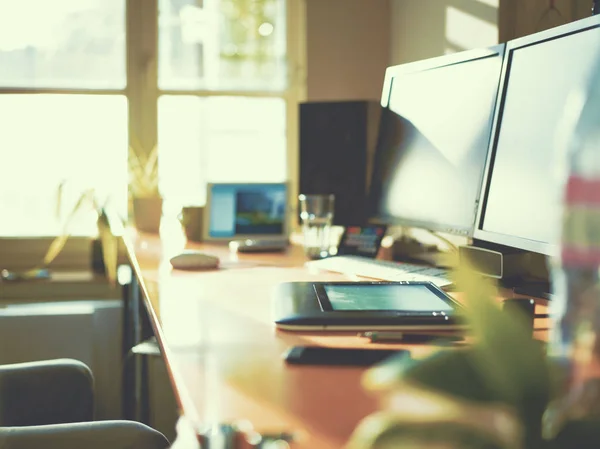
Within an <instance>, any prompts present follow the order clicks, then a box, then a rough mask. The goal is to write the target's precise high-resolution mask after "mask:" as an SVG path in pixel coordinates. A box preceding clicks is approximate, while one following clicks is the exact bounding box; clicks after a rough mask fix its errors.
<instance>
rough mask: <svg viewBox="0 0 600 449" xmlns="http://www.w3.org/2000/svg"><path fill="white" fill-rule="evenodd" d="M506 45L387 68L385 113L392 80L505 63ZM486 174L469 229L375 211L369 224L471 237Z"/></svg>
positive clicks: (378, 143) (382, 103)
mask: <svg viewBox="0 0 600 449" xmlns="http://www.w3.org/2000/svg"><path fill="white" fill-rule="evenodd" d="M505 45H506V44H497V45H492V46H489V47H485V48H476V49H473V50H465V51H461V52H459V53H451V54H447V55H443V56H437V57H434V58H430V59H425V60H422V61H415V62H409V63H406V64H400V65H396V66H391V67H388V68H387V69H386V71H385V78H384V81H383V89H382V93H381V106H382V107H383V108H385V109H388V106H389V101H390V96H391V87H392V82H393V79H394V78H395V77H397V76H402V75H408V74H411V73H418V72H424V71H427V70H432V69H438V68H442V67H447V66H451V65H456V64H461V63H464V62H469V61H475V60H479V59H484V58H489V57H500V58H501V59H502V58H503V57H504V51H505ZM499 82H500V73H499V74H498V87H499V85H500V84H499ZM497 98H498V88H497V89H496V92H495V94H494V98H493V102H492V107H493V105H495V104H496V102H497ZM492 126H493V123H492ZM380 132H381V128H380ZM490 136H491V134H490ZM380 138H381V135H379V136H378V142H377V146H376V149H375V154H377V152H378V150H379V146H380V144H381V143H380V141H379V139H380ZM486 151H487V150H486ZM486 160H487V156H486ZM484 170H485V165H484ZM484 170H482V173H481V179H480V180H479V183H478V187H477V189H478V192H477V193H476V195H475V197H476V198H477V200H476V202H475V204H473V210H474V212H475V213H474V214H473V221H472V223H471V224H470V225H469V226H464V227H463V226H456V225H446V224H443V223H436V222H428V221H423V220H416V219H412V218H407V217H398V216H391V215H385V214H380V213H378V212H376V211H375V212H373V211H372V212H371V213H370V214H369V215H370V216H369V221H370V222H372V223H381V224H386V225H396V226H406V227H414V228H421V229H426V230H429V231H434V232H444V233H448V234H454V235H460V236H464V237H472V236H473V231H474V228H475V223H476V221H475V220H476V219H477V210H478V204H477V202H478V199H479V197H480V194H481V190H480V189H481V186H482V181H483V175H484V173H485V171H484ZM371 182H372V181H371ZM369 196H370V194H369Z"/></svg>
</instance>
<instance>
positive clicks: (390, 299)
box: [323, 283, 454, 312]
mask: <svg viewBox="0 0 600 449" xmlns="http://www.w3.org/2000/svg"><path fill="white" fill-rule="evenodd" d="M323 290H324V292H325V294H326V295H327V299H328V300H329V303H330V304H331V308H332V309H333V310H373V311H375V310H397V311H406V312H451V311H453V310H454V307H453V305H452V303H451V302H449V301H447V300H444V299H443V298H442V297H440V296H438V295H437V294H436V293H435V292H434V291H432V290H431V289H430V288H428V286H427V285H424V284H412V285H411V284H357V283H354V284H329V285H328V284H326V285H324V286H323Z"/></svg>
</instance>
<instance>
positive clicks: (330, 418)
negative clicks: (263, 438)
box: [125, 228, 434, 449]
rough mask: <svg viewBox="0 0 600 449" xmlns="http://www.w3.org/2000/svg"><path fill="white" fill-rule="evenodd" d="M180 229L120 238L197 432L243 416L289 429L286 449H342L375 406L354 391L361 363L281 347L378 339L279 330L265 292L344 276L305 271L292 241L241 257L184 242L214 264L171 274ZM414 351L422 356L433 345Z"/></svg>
mask: <svg viewBox="0 0 600 449" xmlns="http://www.w3.org/2000/svg"><path fill="white" fill-rule="evenodd" d="M180 232H181V231H180V230H179V229H177V228H172V229H171V230H167V231H165V232H164V233H163V235H164V237H163V238H162V239H161V238H158V237H157V236H151V235H139V234H136V233H131V234H129V235H126V237H125V241H126V247H127V253H128V257H129V259H130V261H131V264H132V266H133V268H134V271H135V275H136V277H137V278H138V281H139V284H140V289H141V293H142V294H141V297H142V299H143V301H144V304H145V306H146V309H147V312H148V313H149V316H150V324H151V325H152V327H153V329H154V333H155V335H156V336H157V339H158V342H159V344H160V347H161V350H162V353H163V356H164V358H165V360H166V364H167V367H168V370H169V373H170V376H171V380H172V384H173V388H174V390H175V393H176V397H177V399H178V401H179V404H180V406H181V409H182V413H183V414H184V416H185V417H186V418H187V419H188V420H189V422H191V423H192V424H193V425H194V426H195V428H196V429H197V430H199V429H201V428H202V426H203V425H205V424H207V423H215V422H220V423H231V422H234V421H236V420H240V419H247V420H250V421H251V422H252V424H253V425H254V427H255V428H256V429H257V430H258V431H260V432H281V431H286V432H294V433H296V434H297V435H299V436H300V440H299V441H298V442H297V443H295V444H294V446H293V447H297V448H306V449H308V448H310V449H321V448H322V449H325V448H340V447H342V446H343V445H344V444H345V443H346V441H347V439H348V437H349V436H350V434H351V432H352V431H353V429H354V428H355V427H356V425H357V423H358V422H359V421H360V420H361V419H362V418H364V417H365V416H367V415H368V414H370V413H372V412H374V411H375V410H377V403H376V401H375V399H374V398H372V397H370V396H369V395H367V394H366V393H365V392H364V391H363V389H362V388H361V376H362V374H363V373H364V369H359V368H335V367H288V366H286V365H285V364H284V362H283V361H282V359H281V354H282V353H283V352H284V350H285V349H286V348H288V347H289V346H291V345H302V344H322V345H329V346H360V345H369V346H370V347H376V346H377V345H374V344H370V343H367V342H366V341H365V339H360V338H358V337H356V335H355V334H354V333H345V334H336V335H331V334H321V335H315V334H308V333H297V332H293V333H292V332H283V331H278V330H276V329H275V326H274V325H273V323H272V320H271V291H272V289H273V287H274V286H275V285H276V284H278V283H280V282H284V281H327V280H348V278H347V277H345V276H342V275H337V274H333V273H324V272H321V273H311V272H309V270H308V269H307V268H305V267H304V262H305V261H306V259H305V256H304V255H303V253H302V249H301V248H300V247H299V246H292V247H291V248H290V249H289V250H288V251H287V252H286V253H281V254H261V255H249V254H246V255H243V254H240V255H239V256H238V255H236V254H232V253H231V252H230V251H229V249H228V248H227V246H223V245H187V246H188V247H192V248H194V247H195V248H201V249H202V250H204V251H206V252H207V253H211V254H215V255H217V256H219V257H220V258H221V261H222V263H221V268H220V269H218V270H211V271H205V272H184V271H174V270H172V269H171V267H170V264H169V263H168V258H169V256H170V255H173V254H176V253H178V252H179V251H181V249H182V248H183V247H184V246H186V242H185V239H184V237H183V236H182V234H181V233H180ZM388 347H389V346H388ZM411 350H412V351H413V356H420V355H424V354H426V353H427V352H431V351H432V350H434V348H431V347H427V346H413V347H412V348H411Z"/></svg>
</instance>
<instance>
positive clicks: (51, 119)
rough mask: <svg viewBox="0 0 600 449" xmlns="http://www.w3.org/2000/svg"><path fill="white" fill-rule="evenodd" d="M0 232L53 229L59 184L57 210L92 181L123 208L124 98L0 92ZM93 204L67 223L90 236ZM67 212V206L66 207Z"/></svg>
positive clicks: (44, 232)
mask: <svg viewBox="0 0 600 449" xmlns="http://www.w3.org/2000/svg"><path fill="white" fill-rule="evenodd" d="M0 123H2V132H0V158H1V159H2V161H3V163H2V164H0V216H1V217H2V220H0V235H2V236H44V235H57V234H58V233H60V231H61V226H60V224H59V221H58V220H57V218H56V198H57V189H58V185H59V184H60V183H61V182H62V181H64V180H66V181H68V184H67V185H66V188H65V195H64V199H65V203H64V204H63V210H64V211H65V212H67V213H68V212H69V211H70V209H71V208H72V207H73V205H74V204H75V201H76V199H77V198H78V197H79V196H80V192H81V191H82V190H83V189H85V188H94V187H95V188H96V189H97V193H98V197H99V198H100V199H101V201H104V200H105V199H106V198H108V197H109V196H111V198H112V199H113V204H114V206H115V208H117V210H118V211H119V213H120V214H122V216H126V208H127V100H126V99H125V97H123V96H104V95H102V96H100V95H0ZM90 211H91V209H89V208H88V209H86V210H85V212H87V213H83V212H84V211H83V210H82V213H81V214H80V215H79V216H78V218H77V220H75V221H74V222H73V227H72V230H73V231H74V234H78V235H93V234H94V233H95V230H96V226H95V216H94V214H93V212H92V213H90ZM65 215H66V213H65Z"/></svg>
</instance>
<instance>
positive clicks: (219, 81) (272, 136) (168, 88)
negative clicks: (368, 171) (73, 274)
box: [0, 0, 303, 250]
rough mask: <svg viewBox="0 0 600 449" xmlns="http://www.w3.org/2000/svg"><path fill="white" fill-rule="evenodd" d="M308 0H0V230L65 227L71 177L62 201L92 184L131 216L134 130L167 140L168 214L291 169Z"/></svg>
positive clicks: (163, 178) (87, 222)
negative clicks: (209, 194) (226, 185)
mask: <svg viewBox="0 0 600 449" xmlns="http://www.w3.org/2000/svg"><path fill="white" fill-rule="evenodd" d="M302 2H303V0H287V1H285V0H53V1H48V0H19V1H17V2H15V1H13V0H0V130H1V131H0V157H2V159H3V161H4V163H3V164H0V214H1V215H2V217H3V219H2V220H0V237H1V238H7V237H9V238H24V237H38V236H52V235H56V234H57V233H59V232H60V230H61V228H60V222H59V220H58V219H57V218H56V213H55V209H56V207H55V205H56V197H57V192H58V186H59V185H60V184H61V183H62V182H64V181H68V184H67V186H69V185H70V186H76V187H73V188H72V190H70V191H69V190H66V191H65V192H66V194H65V196H64V198H63V199H64V200H65V201H66V203H67V204H66V205H65V209H67V208H68V207H69V206H72V205H73V204H74V201H75V200H76V199H77V197H78V193H79V192H80V191H81V189H83V188H94V189H95V191H96V192H97V193H98V195H99V196H100V197H101V198H102V200H108V199H110V201H111V202H112V204H113V205H114V206H115V207H116V208H117V210H118V211H119V212H120V213H121V214H122V215H123V216H126V215H127V179H128V178H127V151H128V150H127V149H128V144H129V142H133V140H132V139H135V141H136V142H142V146H143V148H142V150H143V151H151V149H152V148H153V147H154V146H156V145H158V148H159V188H160V190H161V193H162V194H163V196H164V198H165V207H166V209H165V211H166V212H167V211H171V212H174V211H175V210H177V208H179V207H181V206H182V205H186V204H203V202H204V200H205V189H204V186H205V184H206V182H209V181H212V182H217V181H282V180H287V179H290V178H292V180H293V173H294V170H295V165H294V159H295V157H294V151H295V148H294V147H295V145H294V143H295V141H296V135H297V134H296V133H297V131H296V129H295V126H296V115H295V114H296V109H297V104H298V101H299V100H300V98H301V96H302V92H303V90H302V89H301V88H300V84H301V82H300V80H301V77H300V76H299V74H300V73H302V70H301V67H302V66H301V65H299V62H300V61H301V57H300V55H301V54H302V48H301V45H300V44H298V42H301V41H302V39H300V35H301V29H302V22H301V17H302V14H301V12H302ZM289 17H294V20H293V21H290V20H288V18H289ZM78 189H79V190H78ZM169 208H170V209H169ZM169 213H170V212H169ZM72 231H73V233H75V234H79V235H90V234H92V233H94V231H95V224H94V217H93V214H90V215H89V216H88V217H82V218H81V219H80V220H78V221H77V224H76V226H74V227H73V228H72ZM1 248H2V240H1V239H0V250H1Z"/></svg>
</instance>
